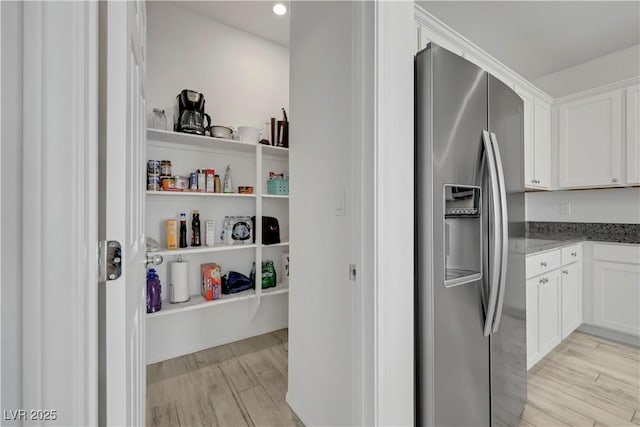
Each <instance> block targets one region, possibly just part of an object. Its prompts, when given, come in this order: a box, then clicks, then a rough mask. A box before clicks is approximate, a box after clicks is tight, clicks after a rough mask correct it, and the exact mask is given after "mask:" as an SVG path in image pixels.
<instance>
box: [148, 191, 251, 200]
mask: <svg viewBox="0 0 640 427" xmlns="http://www.w3.org/2000/svg"><path fill="white" fill-rule="evenodd" d="M147 196H151V197H223V198H224V197H246V198H252V197H253V198H255V197H256V195H255V194H240V193H204V192H201V191H147Z"/></svg>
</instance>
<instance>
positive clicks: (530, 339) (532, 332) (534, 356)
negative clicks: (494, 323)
mask: <svg viewBox="0 0 640 427" xmlns="http://www.w3.org/2000/svg"><path fill="white" fill-rule="evenodd" d="M526 286H527V369H529V368H530V367H532V366H533V365H534V364H535V363H536V362H537V361H538V360H539V359H540V347H539V345H538V279H537V278H534V279H529V280H527V285H526Z"/></svg>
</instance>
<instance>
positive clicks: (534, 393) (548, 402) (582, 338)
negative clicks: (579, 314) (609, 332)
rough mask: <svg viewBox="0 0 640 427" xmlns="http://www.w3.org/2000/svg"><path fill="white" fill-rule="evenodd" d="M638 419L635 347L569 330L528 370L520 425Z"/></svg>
mask: <svg viewBox="0 0 640 427" xmlns="http://www.w3.org/2000/svg"><path fill="white" fill-rule="evenodd" d="M636 424H640V351H638V349H637V348H634V347H629V346H626V345H622V344H617V343H614V342H611V341H607V340H604V339H601V338H597V337H594V336H592V335H588V334H584V333H581V332H574V333H573V334H571V335H570V336H569V337H567V338H566V339H565V340H564V341H563V342H562V343H560V344H559V345H558V346H557V347H556V348H555V349H554V350H553V351H552V352H551V353H549V354H548V355H547V356H546V357H545V358H544V359H542V360H541V361H540V362H538V364H537V365H536V366H534V367H532V368H531V369H530V370H529V384H528V401H527V405H526V407H525V409H524V413H523V416H522V422H521V423H520V427H529V426H537V427H542V426H567V425H571V426H634V427H635V425H636Z"/></svg>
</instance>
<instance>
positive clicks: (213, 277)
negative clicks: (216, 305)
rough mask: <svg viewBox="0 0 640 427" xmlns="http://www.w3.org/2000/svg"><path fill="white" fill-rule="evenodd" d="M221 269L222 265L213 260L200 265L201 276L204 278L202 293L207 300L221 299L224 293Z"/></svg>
mask: <svg viewBox="0 0 640 427" xmlns="http://www.w3.org/2000/svg"><path fill="white" fill-rule="evenodd" d="M220 271H221V269H220V266H219V265H218V264H216V263H213V262H212V263H208V264H201V265H200V276H201V278H202V282H201V290H200V293H201V294H202V296H203V298H204V299H205V301H213V300H216V299H220V297H221V295H222V278H221V275H220Z"/></svg>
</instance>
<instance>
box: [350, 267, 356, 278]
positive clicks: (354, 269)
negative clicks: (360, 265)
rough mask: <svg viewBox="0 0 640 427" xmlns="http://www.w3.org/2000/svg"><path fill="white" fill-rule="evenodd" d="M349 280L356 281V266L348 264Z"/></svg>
mask: <svg viewBox="0 0 640 427" xmlns="http://www.w3.org/2000/svg"><path fill="white" fill-rule="evenodd" d="M349 280H353V281H354V282H355V281H356V265H355V264H349Z"/></svg>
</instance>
